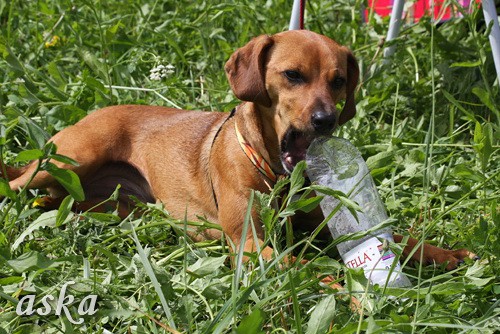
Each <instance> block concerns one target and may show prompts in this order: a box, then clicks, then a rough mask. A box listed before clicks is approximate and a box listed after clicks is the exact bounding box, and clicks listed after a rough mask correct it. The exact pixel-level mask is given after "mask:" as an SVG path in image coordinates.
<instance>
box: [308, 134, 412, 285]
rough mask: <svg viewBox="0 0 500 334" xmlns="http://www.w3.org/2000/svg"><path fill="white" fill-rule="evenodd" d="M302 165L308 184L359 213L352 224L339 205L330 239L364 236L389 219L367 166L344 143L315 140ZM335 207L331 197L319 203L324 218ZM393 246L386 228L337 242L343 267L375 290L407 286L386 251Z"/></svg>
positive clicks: (337, 202) (349, 215)
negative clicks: (358, 271) (342, 197)
mask: <svg viewBox="0 0 500 334" xmlns="http://www.w3.org/2000/svg"><path fill="white" fill-rule="evenodd" d="M306 162H307V175H308V176H309V178H310V179H311V181H312V182H314V183H317V184H319V185H321V186H325V187H328V188H331V189H333V190H339V191H342V192H343V193H345V194H346V195H348V197H349V199H351V200H353V201H355V202H356V203H358V205H359V206H360V207H361V209H362V212H357V219H356V217H355V216H354V215H353V214H352V213H351V212H350V211H349V209H347V208H346V207H345V206H343V205H342V206H341V207H340V209H339V210H338V211H337V212H336V213H335V215H334V216H333V217H332V218H331V219H330V220H329V221H328V223H327V224H328V228H329V229H330V232H331V234H332V236H333V238H338V237H340V236H342V235H345V234H349V233H355V232H360V231H366V230H368V229H370V228H372V227H374V226H376V225H378V224H380V223H382V222H383V221H386V220H387V219H388V217H387V213H386V211H385V208H384V205H383V203H382V201H381V199H380V196H379V194H378V191H377V188H376V187H375V184H374V182H373V179H372V177H371V175H370V171H369V170H368V166H367V165H366V162H365V161H364V160H363V157H362V156H361V153H360V152H359V151H358V150H357V149H356V147H354V145H352V144H351V143H350V142H349V141H348V140H345V139H342V138H336V137H330V138H318V139H316V140H314V141H313V142H312V144H311V145H310V147H309V149H308V151H307V155H306ZM339 205H341V202H340V201H339V200H338V199H336V198H335V197H333V196H325V198H324V199H323V200H322V201H321V203H320V206H321V210H322V211H323V214H324V216H325V217H328V216H329V215H330V214H331V212H332V211H333V210H334V209H335V208H337V206H339ZM393 242H394V239H393V237H392V230H391V229H390V228H388V227H385V228H383V229H379V230H377V231H374V232H373V234H369V235H367V236H365V237H362V238H360V239H357V240H348V241H345V242H341V243H339V244H338V245H337V248H338V250H339V253H340V256H341V257H342V260H343V261H344V264H345V265H346V266H347V267H349V268H363V269H364V273H365V276H366V277H367V278H368V279H369V280H371V282H372V283H373V284H379V285H381V286H383V285H385V284H386V282H387V284H388V286H392V287H403V286H411V283H410V281H409V279H408V277H406V276H405V275H404V274H403V273H402V272H401V265H400V263H399V261H397V262H396V263H395V264H393V263H394V260H395V258H396V255H395V254H394V253H393V252H392V251H391V250H390V249H389V247H387V243H393ZM393 266H394V268H393V271H392V273H391V271H390V268H392V267H393ZM389 274H390V277H389Z"/></svg>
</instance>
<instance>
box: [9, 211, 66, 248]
mask: <svg viewBox="0 0 500 334" xmlns="http://www.w3.org/2000/svg"><path fill="white" fill-rule="evenodd" d="M56 217H57V212H56V211H49V212H44V213H42V214H41V215H40V216H39V217H38V218H37V219H36V220H35V221H34V222H33V223H31V224H30V226H28V228H27V229H25V230H24V231H23V232H22V233H21V234H20V235H19V237H17V239H16V240H15V241H14V243H13V244H12V246H11V249H12V251H14V250H16V249H17V248H18V247H19V245H20V244H21V243H22V242H23V241H24V239H26V238H27V237H30V236H31V235H32V234H33V232H34V231H36V230H38V229H40V228H42V227H54V226H56Z"/></svg>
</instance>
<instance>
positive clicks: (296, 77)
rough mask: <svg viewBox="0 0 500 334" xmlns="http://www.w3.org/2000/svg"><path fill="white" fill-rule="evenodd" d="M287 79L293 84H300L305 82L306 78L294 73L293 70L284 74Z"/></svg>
mask: <svg viewBox="0 0 500 334" xmlns="http://www.w3.org/2000/svg"><path fill="white" fill-rule="evenodd" d="M283 74H284V75H285V77H286V78H287V79H288V81H290V82H292V83H300V82H303V81H304V78H303V77H302V74H300V72H298V71H293V70H287V71H285V72H283Z"/></svg>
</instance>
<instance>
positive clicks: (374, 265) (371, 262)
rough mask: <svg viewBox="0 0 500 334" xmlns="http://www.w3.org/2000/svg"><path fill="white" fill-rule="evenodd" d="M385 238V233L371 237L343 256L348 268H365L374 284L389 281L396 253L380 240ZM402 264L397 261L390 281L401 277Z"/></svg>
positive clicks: (367, 275)
mask: <svg viewBox="0 0 500 334" xmlns="http://www.w3.org/2000/svg"><path fill="white" fill-rule="evenodd" d="M379 238H380V240H383V239H385V238H384V236H383V235H381V236H379V237H378V238H370V239H368V240H366V241H365V242H363V243H361V244H359V245H358V246H356V247H354V248H353V249H351V250H350V251H348V252H347V253H345V254H344V255H343V256H342V259H343V260H344V263H345V265H346V266H347V267H348V268H363V270H364V273H365V276H366V278H368V279H369V280H371V281H372V283H373V284H379V285H383V284H385V283H386V282H387V281H388V278H389V277H388V276H389V270H390V268H391V267H392V264H393V262H394V260H395V258H396V254H394V252H393V251H392V250H391V249H390V248H389V247H387V246H386V247H384V244H383V243H382V242H381V241H380V240H379ZM400 272H401V265H400V264H399V262H397V263H396V265H395V267H394V270H393V272H392V274H391V277H390V280H389V282H393V281H395V280H396V279H398V278H399V276H400V275H401V274H400Z"/></svg>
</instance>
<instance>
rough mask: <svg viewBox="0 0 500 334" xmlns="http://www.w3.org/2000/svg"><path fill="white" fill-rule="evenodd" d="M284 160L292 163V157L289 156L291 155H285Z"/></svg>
mask: <svg viewBox="0 0 500 334" xmlns="http://www.w3.org/2000/svg"><path fill="white" fill-rule="evenodd" d="M285 161H286V162H287V163H288V164H290V165H293V158H292V156H291V155H289V156H287V157H286V158H285Z"/></svg>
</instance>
